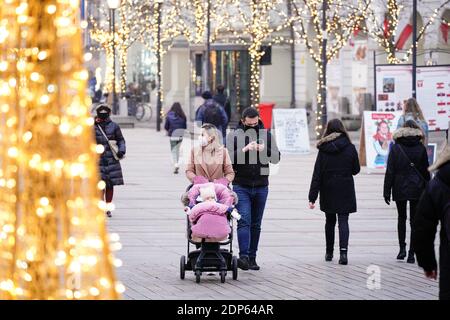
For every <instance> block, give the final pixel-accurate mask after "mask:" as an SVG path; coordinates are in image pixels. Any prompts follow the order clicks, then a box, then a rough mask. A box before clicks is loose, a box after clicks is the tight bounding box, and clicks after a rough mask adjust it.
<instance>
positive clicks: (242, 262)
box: [238, 256, 249, 270]
mask: <svg viewBox="0 0 450 320" xmlns="http://www.w3.org/2000/svg"><path fill="white" fill-rule="evenodd" d="M238 267H239V269H242V270H248V267H249V261H248V257H247V256H242V257H240V258H239V259H238Z"/></svg>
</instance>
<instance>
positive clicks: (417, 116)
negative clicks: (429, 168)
mask: <svg viewBox="0 0 450 320" xmlns="http://www.w3.org/2000/svg"><path fill="white" fill-rule="evenodd" d="M408 120H413V121H414V122H416V124H417V125H418V126H419V128H420V129H421V130H422V132H423V134H424V140H423V143H424V145H425V146H426V145H427V144H428V131H429V128H428V123H427V120H426V119H425V117H424V115H423V112H422V109H420V106H419V104H418V103H417V100H416V99H414V98H409V99H408V100H406V101H405V103H404V105H403V115H402V116H401V117H400V119H399V120H398V124H397V128H401V127H403V125H404V124H405V122H406V121H408Z"/></svg>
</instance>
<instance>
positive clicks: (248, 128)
mask: <svg viewBox="0 0 450 320" xmlns="http://www.w3.org/2000/svg"><path fill="white" fill-rule="evenodd" d="M257 127H258V126H257V125H256V126H248V125H246V124H244V130H245V131H247V130H250V129H253V130H256V128H257Z"/></svg>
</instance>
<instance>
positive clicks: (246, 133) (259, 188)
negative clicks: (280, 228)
mask: <svg viewBox="0 0 450 320" xmlns="http://www.w3.org/2000/svg"><path fill="white" fill-rule="evenodd" d="M227 147H228V150H229V153H230V158H231V161H232V162H233V169H234V172H235V178H234V180H233V191H234V192H236V194H237V196H238V199H239V201H238V203H237V204H236V209H237V210H238V212H239V213H240V215H241V219H240V220H239V221H238V226H237V234H238V242H239V259H238V266H239V268H241V269H243V270H248V269H251V270H259V269H260V267H259V266H258V264H257V263H256V252H257V250H258V243H259V239H260V235H261V222H262V218H263V214H264V208H265V206H266V200H267V195H268V193H269V163H273V164H277V163H278V162H279V161H280V152H279V150H278V147H277V144H276V142H275V139H273V136H272V135H271V134H270V132H269V131H268V130H266V129H264V125H263V123H262V121H261V120H260V119H259V113H258V111H257V110H256V109H255V108H252V107H248V108H246V109H245V110H244V111H243V112H242V117H241V121H240V123H239V124H238V127H237V128H236V130H235V131H234V132H231V133H230V134H229V135H228V143H227Z"/></svg>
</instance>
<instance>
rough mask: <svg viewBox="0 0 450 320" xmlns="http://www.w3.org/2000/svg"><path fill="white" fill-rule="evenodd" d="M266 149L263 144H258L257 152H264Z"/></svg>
mask: <svg viewBox="0 0 450 320" xmlns="http://www.w3.org/2000/svg"><path fill="white" fill-rule="evenodd" d="M264 148H265V147H264V145H263V144H257V145H256V150H257V151H264Z"/></svg>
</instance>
